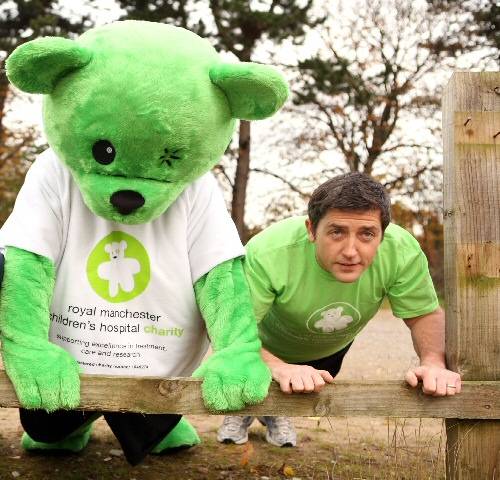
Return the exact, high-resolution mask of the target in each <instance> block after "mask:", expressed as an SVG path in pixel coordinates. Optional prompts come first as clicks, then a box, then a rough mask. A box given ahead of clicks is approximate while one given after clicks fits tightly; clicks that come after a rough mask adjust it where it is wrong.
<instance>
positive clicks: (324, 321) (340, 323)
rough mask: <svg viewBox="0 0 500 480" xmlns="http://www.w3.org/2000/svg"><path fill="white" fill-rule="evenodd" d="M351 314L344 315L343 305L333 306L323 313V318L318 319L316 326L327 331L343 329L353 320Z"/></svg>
mask: <svg viewBox="0 0 500 480" xmlns="http://www.w3.org/2000/svg"><path fill="white" fill-rule="evenodd" d="M352 320H353V318H352V317H351V316H350V315H342V307H337V308H331V309H330V310H325V311H324V312H322V313H321V320H318V321H317V322H316V323H315V324H314V326H315V327H316V328H317V329H318V330H322V331H323V332H325V333H330V332H334V331H335V330H342V329H344V328H345V327H347V325H349V324H350V323H351V322H352Z"/></svg>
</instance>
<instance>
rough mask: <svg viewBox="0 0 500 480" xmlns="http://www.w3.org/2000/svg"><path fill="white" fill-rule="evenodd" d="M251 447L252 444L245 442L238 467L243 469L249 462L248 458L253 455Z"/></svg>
mask: <svg viewBox="0 0 500 480" xmlns="http://www.w3.org/2000/svg"><path fill="white" fill-rule="evenodd" d="M253 451H254V450H253V445H252V442H247V443H246V444H245V450H244V451H243V455H242V456H241V460H240V465H241V466H242V467H245V466H246V465H248V462H249V461H250V457H251V456H252V455H253Z"/></svg>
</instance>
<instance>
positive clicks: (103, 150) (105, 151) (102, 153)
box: [92, 140, 116, 165]
mask: <svg viewBox="0 0 500 480" xmlns="http://www.w3.org/2000/svg"><path fill="white" fill-rule="evenodd" d="M92 155H93V156H94V158H95V159H96V161H97V162H99V163H100V164H102V165H109V164H110V163H111V162H112V161H113V160H114V159H115V155H116V150H115V147H113V144H112V143H111V142H109V141H108V140H98V141H97V142H95V143H94V145H92Z"/></svg>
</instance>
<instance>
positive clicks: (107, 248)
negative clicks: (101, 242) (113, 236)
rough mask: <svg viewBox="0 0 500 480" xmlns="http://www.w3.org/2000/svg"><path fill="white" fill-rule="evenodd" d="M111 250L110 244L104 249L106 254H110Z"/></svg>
mask: <svg viewBox="0 0 500 480" xmlns="http://www.w3.org/2000/svg"><path fill="white" fill-rule="evenodd" d="M111 248H112V246H111V243H107V244H106V246H105V247H104V251H105V252H106V253H110V252H111Z"/></svg>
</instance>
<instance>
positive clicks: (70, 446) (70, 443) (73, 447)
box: [21, 424, 92, 453]
mask: <svg viewBox="0 0 500 480" xmlns="http://www.w3.org/2000/svg"><path fill="white" fill-rule="evenodd" d="M91 432H92V424H90V425H84V426H83V427H80V428H79V429H78V430H76V431H75V432H73V433H72V434H70V435H68V436H67V437H66V438H64V439H63V440H60V441H58V442H54V443H44V442H37V441H36V440H33V439H32V438H31V437H30V436H29V435H28V434H27V433H26V432H24V433H23V437H22V439H21V447H22V448H23V449H24V450H27V451H36V450H60V451H66V452H73V453H77V452H80V451H82V450H83V449H84V448H85V447H86V446H87V443H88V442H89V439H90V434H91Z"/></svg>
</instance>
